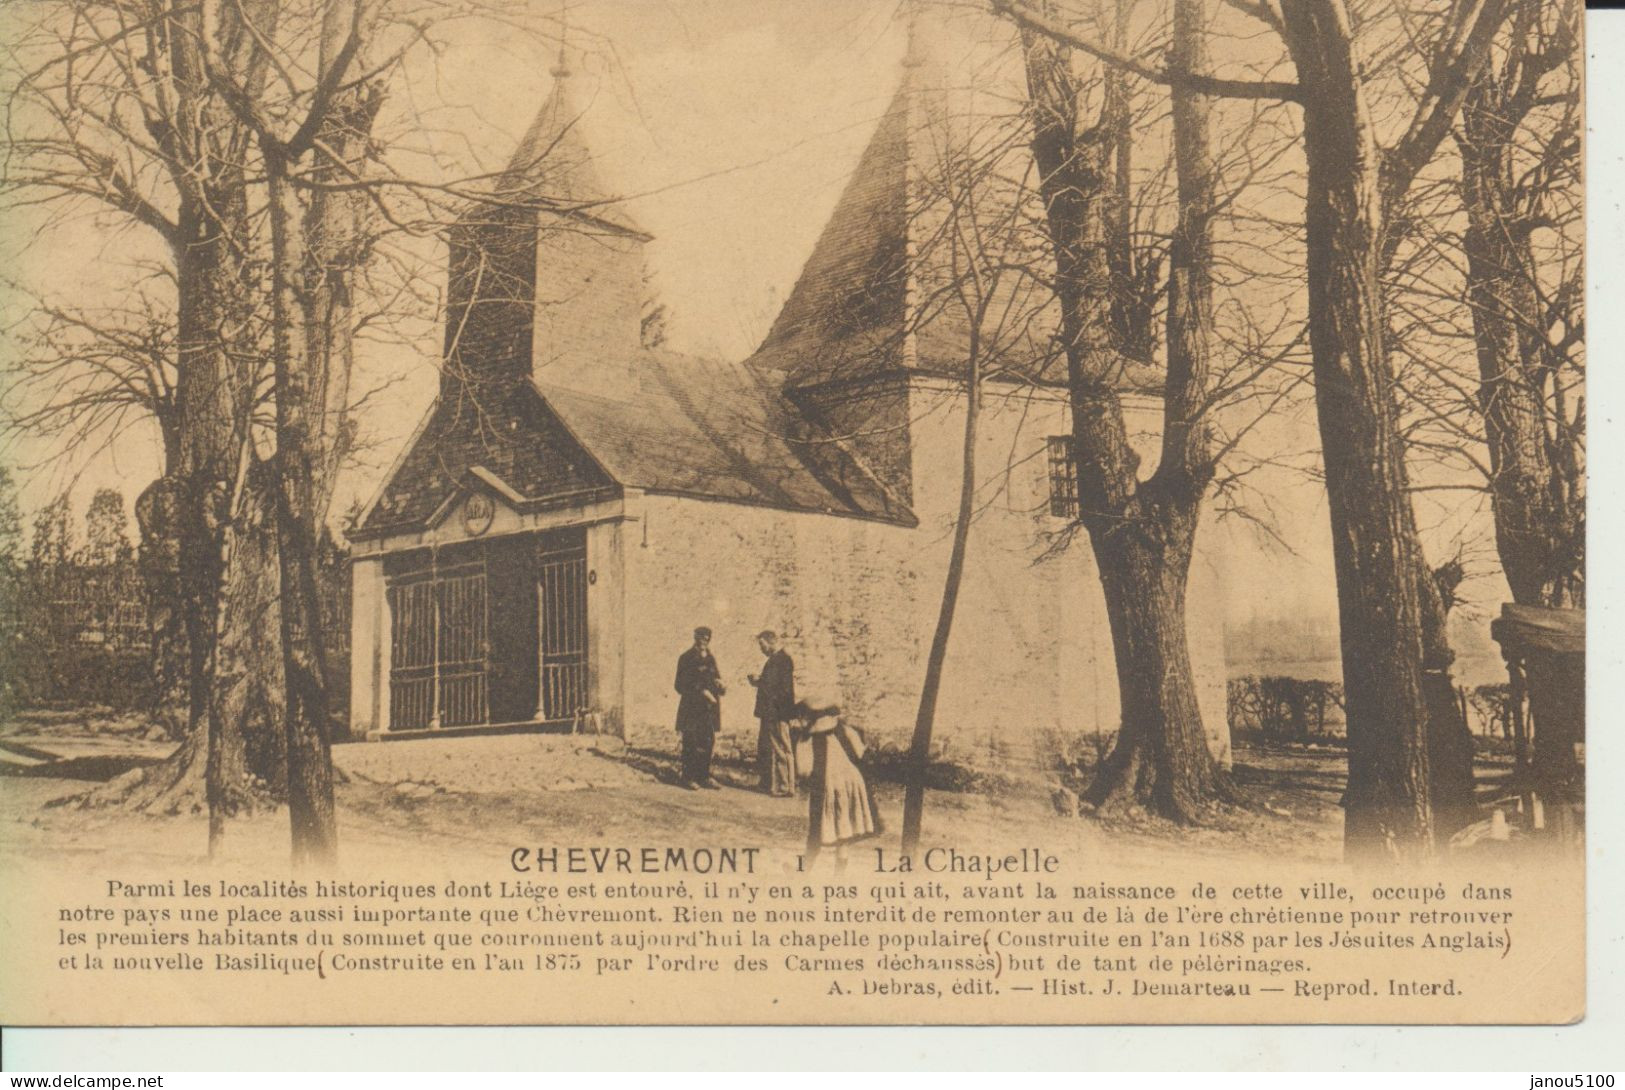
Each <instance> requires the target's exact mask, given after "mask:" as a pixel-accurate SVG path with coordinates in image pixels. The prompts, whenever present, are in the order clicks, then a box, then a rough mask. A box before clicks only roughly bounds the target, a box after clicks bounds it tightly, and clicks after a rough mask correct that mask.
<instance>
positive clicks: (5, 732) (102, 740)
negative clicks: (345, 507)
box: [0, 709, 1345, 864]
mask: <svg viewBox="0 0 1625 1090" xmlns="http://www.w3.org/2000/svg"><path fill="white" fill-rule="evenodd" d="M173 746H174V743H173V742H170V741H167V740H165V739H164V738H163V736H162V733H161V731H159V730H157V729H156V728H155V727H154V726H152V725H151V724H150V723H148V722H146V721H145V720H143V719H142V718H140V717H139V716H134V715H124V716H119V715H113V714H111V713H107V712H105V711H95V710H88V711H87V710H82V709H81V710H72V711H61V712H26V713H20V714H17V715H14V716H12V717H11V718H10V719H9V720H8V721H7V722H5V723H4V724H3V725H0V853H6V854H9V853H21V854H23V855H29V856H36V857H42V856H52V857H55V858H61V857H62V856H63V854H64V853H66V854H69V855H72V856H84V857H96V856H106V857H108V858H111V859H116V860H121V861H122V860H130V861H134V860H138V859H139V860H144V861H151V862H160V861H164V860H168V861H171V862H181V861H188V860H196V859H198V858H200V857H201V856H202V854H203V850H204V846H205V844H206V822H205V817H204V815H203V814H201V813H183V814H173V815H148V814H131V813H128V812H125V811H122V810H117V809H86V808H82V807H79V806H75V805H73V804H72V802H71V801H64V800H71V799H72V798H73V797H74V796H75V795H78V794H81V793H83V792H84V791H86V790H87V789H89V788H92V787H94V786H95V785H96V783H97V782H98V781H105V780H108V779H110V778H112V777H114V776H116V775H119V774H121V773H124V772H127V771H128V770H129V769H131V768H134V767H137V766H139V765H141V764H145V763H151V762H156V761H160V760H162V759H163V758H164V757H165V756H166V755H167V754H168V753H169V752H170V751H171V750H172V749H173ZM676 749H677V747H676V736H675V735H673V736H672V737H671V738H670V739H655V740H652V741H650V742H649V743H647V744H641V745H639V744H634V745H630V746H628V745H623V744H621V743H620V742H619V740H618V739H609V738H605V739H598V738H592V737H580V736H578V737H569V736H558V735H536V734H517V735H502V736H484V737H461V738H437V739H416V740H412V741H399V742H372V743H369V742H361V743H353V744H348V745H341V746H338V747H335V749H334V751H333V752H334V764H335V767H336V768H337V770H338V772H339V773H340V776H339V780H340V783H339V786H338V788H337V801H338V807H339V825H340V837H341V843H342V845H343V848H344V851H345V853H346V855H347V856H349V857H350V858H351V859H354V858H356V857H357V856H358V855H364V854H365V853H367V852H369V851H371V850H374V849H377V850H379V851H380V854H382V855H387V856H391V857H392V856H394V855H396V854H397V853H398V852H399V851H403V850H405V851H412V852H415V853H419V854H424V855H442V856H445V857H447V858H456V857H457V856H458V855H460V854H462V853H466V852H468V851H471V850H475V848H476V847H481V848H485V849H489V848H490V847H491V846H498V847H504V846H518V845H534V844H537V843H555V844H556V843H577V844H591V843H628V842H632V843H636V842H647V843H656V844H665V843H678V842H681V843H688V844H711V845H763V846H776V847H782V848H784V849H788V850H794V849H796V848H798V847H799V845H800V844H801V843H802V841H803V838H804V837H805V830H806V820H807V818H806V803H805V801H804V800H787V799H774V798H769V797H766V796H764V795H761V794H759V793H757V792H756V791H755V790H754V789H753V788H754V785H755V776H754V772H753V770H752V768H751V761H750V759H749V758H750V757H752V756H753V753H754V740H753V739H747V738H745V737H743V736H742V735H734V734H725V735H724V736H723V737H722V738H721V739H720V744H719V746H718V751H719V758H718V762H717V772H718V778H719V780H720V781H721V782H722V783H723V784H724V785H725V787H724V790H722V791H720V792H691V791H687V790H684V789H683V788H682V787H681V786H680V785H678V783H677V753H676ZM895 764H896V762H895V761H891V760H888V759H887V757H886V755H883V754H882V755H877V759H876V760H875V763H874V769H875V773H876V774H875V777H874V778H875V779H876V780H878V781H879V782H877V783H876V793H877V797H878V801H879V806H880V811H881V815H882V819H883V820H884V822H885V824H886V827H887V828H886V835H885V836H884V837H882V838H881V839H880V840H877V841H876V842H875V844H876V845H877V846H880V847H884V848H887V849H893V848H895V846H896V835H897V832H898V831H899V830H900V829H901V826H902V788H901V786H899V785H898V784H896V783H895V782H888V781H889V779H891V778H892V773H893V771H894V769H895ZM1344 765H1345V755H1344V752H1343V750H1342V749H1341V747H1338V746H1335V745H1331V744H1310V745H1299V744H1292V745H1268V746H1264V745H1249V744H1246V743H1242V744H1238V746H1237V748H1236V767H1235V776H1236V779H1237V781H1238V782H1239V783H1240V784H1241V785H1242V786H1243V787H1245V788H1246V789H1247V790H1248V791H1249V792H1250V794H1251V795H1252V796H1253V797H1254V798H1255V799H1256V801H1257V803H1258V808H1257V809H1256V810H1253V811H1248V812H1229V813H1225V814H1220V815H1217V816H1216V818H1215V821H1214V824H1213V825H1211V826H1210V827H1205V828H1199V829H1188V828H1179V827H1175V826H1172V825H1169V824H1166V823H1163V822H1157V821H1145V822H1140V823H1132V824H1122V823H1118V824H1114V825H1112V826H1110V827H1104V826H1102V825H1101V824H1100V823H1099V822H1097V821H1095V820H1094V819H1092V818H1091V817H1089V815H1088V814H1087V812H1085V813H1084V814H1083V815H1082V816H1080V817H1071V816H1068V815H1067V814H1066V813H1065V811H1067V810H1069V809H1070V803H1069V799H1068V796H1067V794H1066V792H1065V791H1061V790H1059V789H1060V788H1061V787H1062V785H1063V783H1065V782H1066V780H1067V779H1068V777H1064V776H1063V777H1057V776H1056V775H1054V774H1052V773H1050V772H1047V771H1045V770H1041V769H1021V768H1009V769H1003V770H1000V771H999V772H997V773H996V774H985V775H977V776H968V775H964V774H959V775H954V774H951V773H952V772H953V771H954V770H947V771H944V772H943V774H942V775H941V776H940V777H939V778H940V779H941V781H942V782H943V783H945V784H953V785H954V786H953V787H950V788H947V789H940V790H933V791H931V792H930V793H929V794H928V796H927V811H926V818H925V841H926V844H927V846H930V845H932V844H953V845H955V846H959V847H974V846H976V845H981V844H1007V845H1029V846H1033V847H1041V848H1043V849H1045V850H1047V851H1056V852H1063V851H1064V852H1066V853H1067V854H1074V853H1075V854H1074V858H1078V859H1087V860H1092V861H1097V862H1100V863H1119V864H1134V863H1140V864H1144V863H1148V862H1150V861H1152V860H1155V861H1156V862H1157V863H1158V864H1162V863H1170V864H1172V863H1177V862H1180V861H1183V860H1194V859H1196V858H1202V859H1209V860H1211V859H1212V858H1213V857H1214V856H1215V855H1218V856H1221V857H1223V856H1233V857H1235V858H1237V859H1238V860H1239V859H1242V858H1244V857H1257V858H1262V857H1266V856H1267V857H1271V858H1274V859H1279V858H1281V857H1282V856H1283V855H1285V856H1288V857H1293V858H1297V859H1299V860H1301V861H1304V862H1313V861H1320V860H1325V861H1335V860H1337V859H1339V858H1341V855H1342V812H1341V810H1340V808H1339V806H1338V800H1339V798H1340V796H1341V794H1342V790H1343V770H1344ZM960 771H961V773H962V770H960ZM1058 800H1059V801H1058ZM286 830H287V817H286V813H285V812H281V813H278V812H263V813H260V814H257V815H255V816H253V817H251V818H248V819H246V820H242V821H239V822H237V823H235V824H234V825H233V826H232V829H231V832H230V837H231V838H232V843H233V845H234V852H233V854H236V852H237V851H241V852H243V853H244V854H245V855H249V856H252V855H254V854H257V853H258V852H259V851H262V850H263V851H264V852H265V853H266V855H265V856H264V857H265V858H278V857H280V856H282V855H283V854H285V843H286V838H287V831H286ZM564 830H567V831H568V832H563V831H564Z"/></svg>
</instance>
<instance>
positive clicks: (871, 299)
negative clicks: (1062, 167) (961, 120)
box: [757, 3, 949, 386]
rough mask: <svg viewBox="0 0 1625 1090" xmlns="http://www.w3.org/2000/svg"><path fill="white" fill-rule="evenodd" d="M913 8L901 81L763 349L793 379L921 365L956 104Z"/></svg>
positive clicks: (763, 356) (936, 321)
mask: <svg viewBox="0 0 1625 1090" xmlns="http://www.w3.org/2000/svg"><path fill="white" fill-rule="evenodd" d="M916 8H917V5H915V4H913V3H910V4H908V5H907V6H906V7H905V8H904V11H903V15H902V18H903V20H904V23H905V32H906V35H907V48H906V50H905V52H904V54H903V58H902V61H901V63H900V66H899V67H900V72H899V79H898V84H897V90H896V91H895V92H894V93H893V95H892V98H891V101H890V103H889V104H888V105H887V107H886V110H885V112H884V113H883V114H882V115H881V118H880V121H879V123H878V124H877V125H876V126H875V131H874V135H873V136H872V137H870V140H869V144H868V147H866V148H865V149H864V152H863V155H862V157H861V158H860V159H859V160H858V164H857V168H856V169H855V170H854V171H853V173H852V177H851V178H850V179H849V180H848V182H847V184H846V188H845V190H844V191H843V192H842V194H841V197H840V200H839V201H838V202H837V203H836V206H835V211H834V212H833V213H832V214H831V216H830V218H829V222H828V223H827V224H826V225H825V227H824V231H823V234H822V235H821V236H820V237H819V240H818V243H817V245H816V246H815V247H814V249H813V253H812V256H811V257H809V258H808V260H807V263H806V265H804V266H803V267H802V271H801V277H800V279H799V280H798V281H797V283H796V286H795V288H794V289H793V290H792V291H791V293H790V296H789V298H788V299H786V300H785V303H784V307H783V309H782V310H781V311H780V312H779V315H778V318H777V320H776V321H775V322H774V324H773V327H772V329H771V331H770V332H769V333H768V336H767V338H766V340H765V341H764V342H763V344H762V347H761V349H760V350H759V351H758V353H757V358H758V362H759V363H761V364H763V365H766V366H772V367H774V368H776V369H778V370H780V371H782V372H784V373H785V375H786V378H787V379H788V381H789V384H790V385H792V386H798V385H809V384H817V383H821V382H828V381H832V380H835V379H845V378H851V377H855V376H857V375H861V374H874V373H878V372H887V371H897V370H913V369H915V368H917V367H920V366H921V365H922V364H921V353H922V348H923V347H924V344H923V342H922V338H923V337H924V335H925V332H926V331H925V328H924V325H925V321H924V319H925V317H926V316H924V315H921V314H919V313H918V311H919V309H920V306H921V293H920V290H919V281H920V277H921V273H922V269H921V266H922V265H928V264H929V263H930V260H931V258H930V253H931V250H932V245H931V240H932V235H933V233H938V234H940V226H941V222H942V214H941V211H942V210H941V209H940V208H934V207H933V203H934V202H932V201H931V200H930V199H929V191H930V189H931V186H930V184H929V180H930V178H931V176H932V174H933V172H934V170H935V169H936V168H937V167H938V166H939V164H940V162H941V158H942V156H943V154H944V152H945V151H946V150H947V145H948V135H947V129H948V124H947V123H948V120H949V110H948V103H947V92H946V89H945V81H944V80H943V79H942V76H941V66H940V65H939V64H937V63H934V58H933V57H932V56H931V50H930V49H929V47H928V45H927V42H926V34H925V30H924V28H923V27H922V26H921V25H920V16H919V14H918V12H917V10H916ZM922 259H923V260H922ZM946 318H947V315H945V314H944V315H939V316H936V317H932V318H931V319H930V324H933V325H940V324H941V322H942V321H944V320H945V319H946Z"/></svg>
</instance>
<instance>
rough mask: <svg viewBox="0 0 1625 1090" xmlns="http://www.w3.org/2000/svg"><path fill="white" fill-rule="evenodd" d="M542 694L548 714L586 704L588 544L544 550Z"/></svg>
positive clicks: (566, 714)
mask: <svg viewBox="0 0 1625 1090" xmlns="http://www.w3.org/2000/svg"><path fill="white" fill-rule="evenodd" d="M536 601H537V615H538V616H537V627H538V632H539V637H540V639H539V642H540V645H541V646H540V655H539V658H540V660H541V675H542V678H541V680H542V700H541V704H542V706H541V708H539V709H538V711H539V712H540V713H541V716H542V718H544V719H548V720H557V719H571V718H574V717H575V716H577V715H579V714H580V713H582V712H584V711H586V710H587V703H588V701H587V549H586V543H585V542H584V541H583V542H581V543H580V544H579V545H570V546H567V547H565V548H552V549H547V550H546V551H544V552H543V553H542V557H541V561H540V564H539V571H538V573H537V584H536Z"/></svg>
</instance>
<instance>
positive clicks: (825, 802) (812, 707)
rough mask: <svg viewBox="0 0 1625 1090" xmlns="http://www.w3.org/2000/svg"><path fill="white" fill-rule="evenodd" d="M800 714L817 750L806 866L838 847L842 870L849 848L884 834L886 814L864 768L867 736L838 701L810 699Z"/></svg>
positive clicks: (804, 704) (837, 860) (799, 707)
mask: <svg viewBox="0 0 1625 1090" xmlns="http://www.w3.org/2000/svg"><path fill="white" fill-rule="evenodd" d="M796 710H797V712H798V713H799V714H800V715H801V718H802V722H803V728H802V729H804V730H805V731H806V732H807V735H808V737H809V738H810V740H811V742H812V751H813V766H812V782H811V785H810V786H811V790H810V792H809V794H810V795H811V801H810V803H809V806H808V812H807V855H806V864H807V866H809V867H810V866H811V865H812V863H813V860H815V859H817V858H818V853H819V851H820V850H821V849H823V848H829V847H833V848H834V849H835V859H836V865H837V867H843V866H845V863H846V846H847V845H848V844H851V843H853V842H854V841H858V840H863V839H865V838H867V837H871V836H878V835H879V834H880V832H881V824H880V813H879V811H878V810H876V809H875V801H874V796H873V795H872V794H871V793H870V791H869V784H868V783H867V782H866V781H865V780H864V778H863V769H862V768H861V767H860V766H859V762H860V761H861V760H862V759H863V753H864V750H865V748H866V747H865V745H864V741H863V735H862V734H861V733H860V732H859V731H858V730H857V728H855V727H853V726H851V725H849V724H847V723H846V722H845V721H844V720H842V719H841V717H840V715H841V709H840V706H839V705H838V704H836V703H835V701H833V700H830V699H827V698H822V697H817V696H814V697H807V698H804V699H803V700H801V701H800V702H799V703H798V705H797V708H796Z"/></svg>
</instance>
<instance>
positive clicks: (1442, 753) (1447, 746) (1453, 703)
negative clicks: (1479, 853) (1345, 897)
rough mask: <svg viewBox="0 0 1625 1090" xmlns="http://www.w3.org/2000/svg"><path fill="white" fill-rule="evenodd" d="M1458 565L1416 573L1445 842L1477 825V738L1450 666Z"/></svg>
mask: <svg viewBox="0 0 1625 1090" xmlns="http://www.w3.org/2000/svg"><path fill="white" fill-rule="evenodd" d="M1461 576H1462V571H1461V567H1460V565H1458V564H1449V565H1446V566H1445V567H1443V568H1441V569H1439V570H1438V571H1436V572H1431V571H1427V570H1426V569H1425V567H1424V570H1422V571H1420V572H1418V573H1417V577H1416V583H1417V588H1418V590H1419V592H1420V594H1419V599H1418V601H1419V604H1420V606H1421V609H1422V693H1423V697H1424V698H1425V699H1426V701H1427V710H1428V734H1427V749H1428V799H1429V802H1430V804H1431V806H1432V808H1433V824H1434V830H1435V832H1434V835H1435V837H1436V839H1437V840H1439V841H1440V842H1441V843H1442V842H1444V841H1445V840H1447V839H1448V838H1449V837H1451V836H1452V835H1454V834H1455V833H1456V832H1457V831H1459V830H1461V829H1464V828H1466V827H1467V826H1468V825H1471V824H1472V823H1473V822H1475V821H1477V820H1478V802H1477V798H1476V797H1475V795H1474V781H1473V735H1472V731H1471V730H1469V729H1468V727H1467V714H1466V712H1465V710H1464V709H1463V708H1462V705H1461V701H1460V700H1458V699H1457V696H1456V684H1455V681H1454V680H1453V679H1452V677H1451V674H1450V667H1451V664H1453V663H1454V662H1455V661H1456V653H1455V652H1454V651H1452V650H1451V649H1450V634H1449V621H1450V607H1451V604H1452V603H1453V602H1454V601H1455V589H1456V586H1457V585H1459V584H1460V582H1461Z"/></svg>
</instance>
